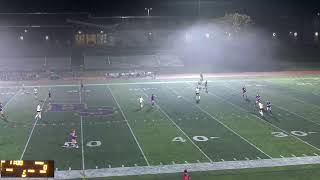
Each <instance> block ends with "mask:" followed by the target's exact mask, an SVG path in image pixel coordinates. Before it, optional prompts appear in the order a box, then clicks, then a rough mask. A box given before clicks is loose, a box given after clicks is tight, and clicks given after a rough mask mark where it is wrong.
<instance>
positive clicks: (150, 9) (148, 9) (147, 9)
mask: <svg viewBox="0 0 320 180" xmlns="http://www.w3.org/2000/svg"><path fill="white" fill-rule="evenodd" d="M144 10H146V11H148V16H150V11H152V8H144Z"/></svg>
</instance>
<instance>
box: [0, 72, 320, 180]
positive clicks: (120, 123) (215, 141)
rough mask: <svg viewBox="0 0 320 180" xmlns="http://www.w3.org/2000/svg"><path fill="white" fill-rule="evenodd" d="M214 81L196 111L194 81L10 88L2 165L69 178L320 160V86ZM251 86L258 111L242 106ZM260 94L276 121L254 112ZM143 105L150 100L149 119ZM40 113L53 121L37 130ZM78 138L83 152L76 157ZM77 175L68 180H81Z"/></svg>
mask: <svg viewBox="0 0 320 180" xmlns="http://www.w3.org/2000/svg"><path fill="white" fill-rule="evenodd" d="M208 81H209V82H208V90H209V93H205V92H204V90H202V91H201V101H200V103H196V102H195V91H194V90H195V86H196V81H194V82H193V81H192V80H189V81H183V80H181V81H174V80H172V81H170V80H169V81H167V82H164V81H157V82H152V81H150V80H146V81H145V82H142V81H139V82H133V83H125V82H121V81H120V82H117V83H108V84H94V83H95V82H94V81H92V83H90V82H89V83H88V84H85V86H84V89H82V90H81V89H80V88H79V85H77V84H74V85H73V84H70V85H59V86H58V85H52V86H50V85H46V86H40V87H38V89H39V95H38V98H37V99H36V98H35V97H34V95H33V87H31V86H30V87H28V86H27V87H26V90H25V91H23V90H21V89H20V88H17V87H12V88H9V87H6V88H4V87H3V88H0V100H1V102H2V103H3V104H4V105H5V107H4V109H5V113H6V115H7V116H8V121H9V122H4V121H0V159H25V160H27V159H33V160H40V159H42V160H44V159H51V160H55V168H56V170H57V172H58V173H59V172H60V173H61V174H64V173H66V172H70V173H71V172H78V171H75V170H88V169H89V170H90V169H102V168H107V169H113V168H122V167H124V168H127V167H147V166H149V167H155V166H161V165H181V164H183V165H192V164H193V165H194V166H196V165H197V164H202V163H214V162H226V163H227V162H229V161H233V162H238V161H239V162H244V161H252V160H254V161H253V162H257V164H258V165H257V167H260V166H261V165H259V162H264V159H267V160H268V159H269V160H270V159H277V160H279V159H280V160H281V159H284V160H285V159H287V158H295V157H305V158H309V157H318V156H319V155H320V141H319V138H320V132H319V129H320V119H319V115H320V77H318V76H305V77H304V76H299V77H272V78H271V77H270V78H267V77H265V78H262V77H259V78H253V77H246V78H209V79H208ZM243 85H245V86H246V87H247V91H248V98H249V101H245V100H244V99H243V98H242V95H241V88H242V87H243ZM49 89H50V91H51V92H52V102H51V103H49V100H48V98H47V94H48V90H49ZM26 92H29V93H26ZM257 93H259V94H260V95H261V97H262V101H263V102H264V104H265V102H266V101H271V103H272V104H273V109H272V111H273V113H272V115H271V114H268V113H265V117H260V115H259V112H258V110H257V108H256V107H255V105H254V103H255V95H256V94H257ZM152 94H154V95H155V96H156V105H155V106H154V107H152V106H151V103H150V96H151V95H152ZM140 96H142V97H143V98H144V99H145V106H144V107H143V108H142V109H140V105H139V102H138V98H139V97H140ZM38 104H40V105H41V106H43V114H42V116H43V117H42V119H40V120H35V119H34V115H35V112H36V106H37V105H38ZM72 129H75V130H76V134H77V136H78V138H77V141H78V144H79V148H70V147H68V146H70V143H68V142H69V134H70V133H71V130H72ZM70 170H71V171H70ZM70 173H69V175H66V176H65V177H66V178H69V177H70V178H76V177H78V176H72V173H71V175H70ZM145 174H148V173H145ZM102 176H104V175H103V174H102ZM106 176H112V174H107V175H106ZM87 177H90V176H87ZM92 177H96V176H92Z"/></svg>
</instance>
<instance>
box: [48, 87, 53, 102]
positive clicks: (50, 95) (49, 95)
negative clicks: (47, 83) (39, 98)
mask: <svg viewBox="0 0 320 180" xmlns="http://www.w3.org/2000/svg"><path fill="white" fill-rule="evenodd" d="M51 97H52V94H51V90H49V91H48V99H49V102H51Z"/></svg>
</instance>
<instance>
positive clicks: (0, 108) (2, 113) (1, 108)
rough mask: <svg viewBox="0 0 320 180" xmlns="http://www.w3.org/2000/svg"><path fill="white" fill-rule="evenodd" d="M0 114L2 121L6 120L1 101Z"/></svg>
mask: <svg viewBox="0 0 320 180" xmlns="http://www.w3.org/2000/svg"><path fill="white" fill-rule="evenodd" d="M0 114H1V117H2V119H3V120H4V121H6V122H8V120H7V117H6V116H5V115H4V112H3V105H2V103H0Z"/></svg>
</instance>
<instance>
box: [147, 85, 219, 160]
mask: <svg viewBox="0 0 320 180" xmlns="http://www.w3.org/2000/svg"><path fill="white" fill-rule="evenodd" d="M142 92H143V93H144V95H145V96H146V97H147V98H148V97H149V96H148V94H147V93H145V92H144V91H142ZM156 106H158V108H159V110H160V111H161V112H162V113H163V114H164V115H165V116H166V117H167V118H168V119H169V120H170V121H171V122H172V124H173V125H174V126H175V127H176V128H177V129H179V130H180V132H181V133H182V134H183V135H184V136H185V137H186V138H188V140H189V141H190V142H191V143H192V144H193V145H194V146H195V147H196V148H197V149H198V150H199V151H200V152H201V153H202V154H203V155H204V156H205V157H206V158H207V159H208V160H209V161H210V162H213V161H212V159H211V158H210V157H209V156H208V155H207V154H206V153H205V152H203V151H202V149H201V148H200V147H199V146H198V145H197V144H196V143H195V142H194V141H193V140H192V139H191V138H190V137H189V136H188V135H187V133H185V132H184V131H183V130H182V129H181V128H180V127H179V126H178V124H176V123H175V122H174V121H173V120H172V119H171V117H170V116H169V115H168V114H167V113H166V112H165V111H164V110H163V109H162V108H161V107H160V106H159V105H158V104H157V105H156Z"/></svg>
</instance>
